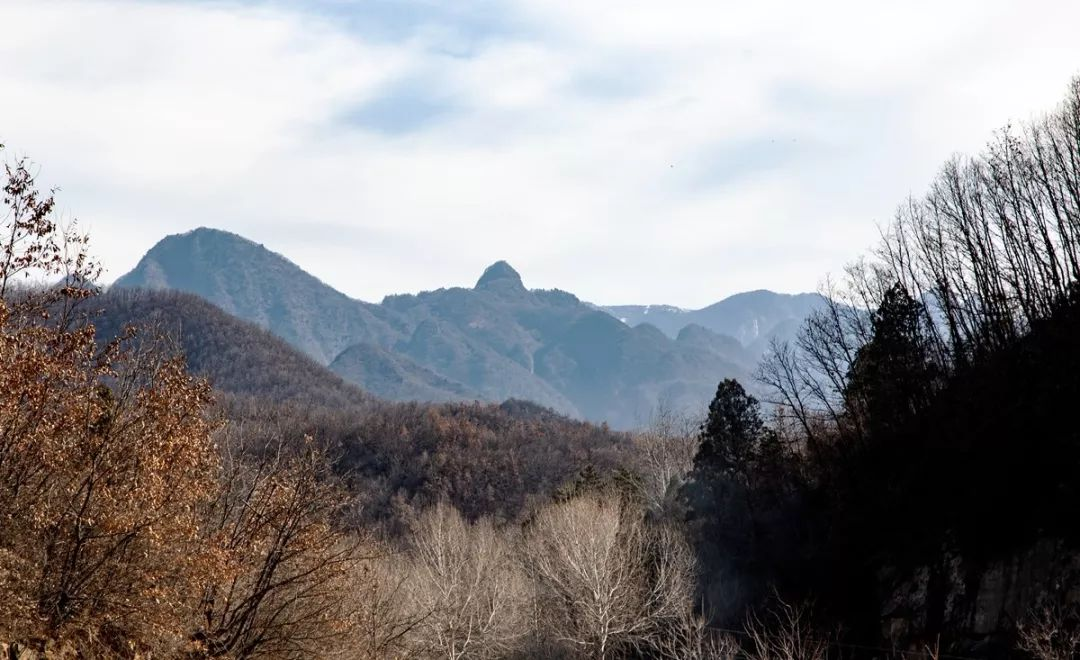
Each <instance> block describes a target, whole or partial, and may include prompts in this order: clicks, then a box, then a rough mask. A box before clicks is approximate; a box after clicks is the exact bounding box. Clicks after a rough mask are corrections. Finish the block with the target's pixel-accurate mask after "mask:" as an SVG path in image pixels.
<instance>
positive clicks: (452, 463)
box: [90, 290, 628, 527]
mask: <svg viewBox="0 0 1080 660" xmlns="http://www.w3.org/2000/svg"><path fill="white" fill-rule="evenodd" d="M90 304H92V306H93V309H95V310H100V311H97V312H96V313H94V314H93V315H92V320H93V322H94V325H95V327H96V329H97V335H98V337H99V340H100V341H103V342H104V341H108V340H109V339H112V338H113V337H116V336H118V335H119V334H120V333H122V332H123V330H124V327H125V326H127V325H128V324H129V323H133V324H134V325H135V327H136V328H137V329H138V335H137V336H146V337H155V336H162V335H164V336H165V337H166V338H167V340H168V341H171V342H175V344H174V347H175V348H177V349H179V350H180V351H181V352H182V354H183V356H184V358H185V360H186V362H187V365H188V368H189V369H190V370H191V371H192V372H193V373H195V374H198V375H200V376H203V377H205V378H207V379H208V380H209V381H210V382H211V384H212V385H213V386H214V389H215V391H216V396H217V399H218V402H219V406H220V410H221V412H222V413H223V414H224V416H225V417H226V418H228V419H229V420H230V421H231V422H232V423H233V424H241V425H242V426H243V428H246V429H247V432H248V433H249V434H252V435H253V438H255V439H258V440H259V441H260V442H270V441H272V438H275V437H285V438H292V439H294V440H295V439H298V438H302V437H304V436H305V435H310V436H312V437H313V438H315V439H316V440H317V441H318V442H319V443H320V444H322V445H323V446H326V447H328V448H330V450H331V451H332V452H333V454H334V455H336V456H337V457H338V460H337V467H338V469H339V470H340V471H341V472H342V473H347V474H349V475H350V492H351V496H352V497H353V498H354V500H355V502H356V505H357V507H358V509H359V508H362V509H363V513H362V516H363V518H364V520H365V521H367V522H369V523H373V524H380V525H389V526H391V527H394V526H396V525H398V524H399V520H398V517H399V516H400V515H402V512H403V511H404V509H403V508H402V507H406V506H407V507H413V506H415V507H423V506H427V505H430V504H433V503H434V502H436V501H439V500H440V499H443V500H447V501H450V502H453V503H454V504H455V505H456V506H458V507H459V508H460V509H461V510H462V511H463V512H465V513H467V514H468V515H470V516H480V515H488V514H495V515H497V516H498V517H499V518H502V519H507V520H511V519H515V518H516V517H518V516H519V515H521V514H522V513H523V512H524V511H525V510H526V507H527V506H528V505H529V504H530V503H531V502H533V501H535V500H537V499H543V498H545V497H547V496H548V495H549V494H550V493H551V492H553V491H554V490H555V489H556V488H558V487H559V486H561V485H562V484H564V483H565V482H567V481H568V480H570V479H572V478H573V477H574V476H575V475H576V474H577V472H578V471H579V470H580V469H582V468H583V467H584V466H585V465H590V464H591V465H594V466H596V467H599V468H603V469H614V468H615V467H617V466H618V465H620V464H622V463H623V462H624V461H625V460H627V459H626V455H627V450H628V446H627V442H626V438H625V437H624V436H622V435H620V434H618V433H614V432H612V431H610V430H608V429H606V428H604V427H601V426H596V425H593V424H588V423H585V422H580V421H576V420H572V419H568V418H566V417H564V416H561V415H559V414H557V413H555V412H554V411H551V410H549V409H546V408H543V407H540V406H537V405H536V404H533V403H527V402H522V401H513V400H511V401H507V402H505V403H503V404H482V403H477V402H475V401H472V400H471V399H470V398H469V397H468V396H467V393H466V392H465V391H464V390H462V391H461V392H460V395H459V396H457V399H459V401H460V402H456V403H442V404H422V403H394V402H386V401H380V400H378V399H376V398H374V397H372V396H371V395H369V394H367V393H366V392H364V391H363V390H361V389H360V388H358V387H356V386H355V385H352V384H350V383H347V382H345V381H343V380H342V379H341V378H340V377H338V376H337V375H336V374H334V373H332V372H331V371H330V370H329V369H327V368H326V367H323V366H322V365H320V364H318V363H317V362H315V361H314V360H312V359H311V358H309V357H308V356H306V355H304V354H302V353H300V352H299V351H298V350H296V349H295V348H293V347H291V346H289V345H288V344H286V343H285V342H284V341H282V340H281V339H279V338H277V337H275V336H273V335H272V334H270V333H269V332H268V331H266V330H263V329H261V328H259V327H258V326H256V325H254V324H252V323H249V322H246V321H242V320H240V319H237V318H235V317H233V316H231V315H229V314H227V313H226V312H224V311H223V310H221V309H219V308H218V307H216V306H214V305H211V304H210V303H208V302H206V301H205V300H202V299H201V298H199V297H197V296H194V295H191V294H187V293H179V292H175V291H128V290H115V291H112V292H109V293H106V294H103V295H101V296H98V297H96V298H94V299H93V301H92V302H91V303H90ZM350 356H353V357H356V356H354V355H353V351H351V350H350V351H347V352H346V354H345V355H344V356H343V358H342V360H341V362H342V365H339V366H343V367H344V366H345V365H348V364H349V362H350V361H351V360H352V359H353V357H350ZM370 363H373V364H383V365H385V362H382V361H380V360H379V359H377V357H376V358H375V359H372V360H370ZM417 374H420V375H419V376H417ZM405 375H406V376H409V377H419V378H423V377H430V374H427V373H425V372H423V370H422V368H421V367H416V369H415V370H414V371H413V372H408V373H406V374H405ZM383 378H384V379H385V378H386V376H385V375H384V376H383ZM432 382H433V383H434V385H432V387H433V388H434V387H437V386H439V385H442V386H443V387H445V388H446V389H445V390H444V391H442V392H441V393H443V394H447V395H458V394H459V392H458V391H455V390H454V389H453V388H454V387H455V386H454V385H453V384H450V383H444V382H443V381H439V380H438V378H437V377H435V378H434V379H433V380H432ZM458 387H460V386H458Z"/></svg>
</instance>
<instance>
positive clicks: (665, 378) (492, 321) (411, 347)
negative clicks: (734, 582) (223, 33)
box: [114, 228, 819, 428]
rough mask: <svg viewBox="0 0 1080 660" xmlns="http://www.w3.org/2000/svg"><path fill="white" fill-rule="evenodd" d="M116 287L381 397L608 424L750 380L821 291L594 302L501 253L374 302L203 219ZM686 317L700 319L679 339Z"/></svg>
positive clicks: (696, 403) (686, 406)
mask: <svg viewBox="0 0 1080 660" xmlns="http://www.w3.org/2000/svg"><path fill="white" fill-rule="evenodd" d="M114 288H115V289H118V290H119V289H124V288H149V289H172V290H181V291H187V292H190V293H194V294H196V295H199V296H201V297H203V298H206V299H207V300H209V301H210V302H212V303H214V304H215V305H218V306H219V307H221V308H222V309H224V310H225V311H227V312H229V313H230V314H234V315H236V316H238V317H240V318H242V319H244V320H247V321H250V322H253V323H255V324H257V325H259V326H260V327H263V328H266V329H267V330H269V331H270V332H272V333H274V334H275V335H277V336H278V337H281V338H282V339H284V340H286V341H287V342H289V343H290V344H292V345H293V346H295V347H296V348H298V349H300V350H301V351H303V352H305V353H307V354H308V355H309V356H311V357H312V358H313V359H315V360H316V361H318V362H319V363H321V364H323V365H328V366H329V367H330V369H331V370H332V371H333V372H335V373H336V374H338V375H339V376H341V377H342V378H344V379H346V380H348V381H350V382H352V383H355V384H357V385H360V386H361V387H363V388H365V389H366V390H368V391H370V392H371V393H373V394H375V395H376V396H379V397H382V398H385V399H389V400H394V401H412V400H416V401H471V400H482V401H493V402H500V401H504V400H506V399H522V400H529V401H534V402H536V403H538V404H540V405H542V406H546V407H550V408H552V409H554V410H557V411H559V412H560V413H562V414H565V415H570V416H573V417H578V418H583V419H588V420H592V421H605V422H608V423H610V424H612V425H613V426H615V427H617V428H629V427H632V426H634V425H637V424H639V423H641V422H642V421H643V420H645V419H646V418H648V416H649V415H650V414H651V413H652V411H653V410H654V409H655V408H656V407H657V405H658V404H659V403H660V402H663V403H664V404H666V405H668V406H669V407H672V408H674V409H682V410H700V409H701V408H702V407H703V406H704V405H705V403H707V402H708V400H709V397H710V396H711V395H712V393H713V391H714V389H715V387H716V383H717V382H719V381H720V380H721V379H723V378H728V377H732V378H738V379H740V380H742V381H744V382H749V381H751V378H750V375H749V374H750V373H751V372H752V370H753V368H754V366H755V364H756V361H757V358H758V357H759V356H760V354H761V347H762V345H763V342H764V341H766V340H767V338H768V337H770V336H772V335H773V334H775V333H777V332H781V331H782V329H783V328H787V327H789V326H790V327H792V328H793V327H796V326H797V324H798V322H800V321H801V320H802V318H803V317H805V315H806V314H807V313H808V312H809V310H810V309H812V308H813V306H814V304H815V303H816V302H817V301H818V300H819V298H818V297H816V296H783V295H780V294H772V293H769V292H753V293H750V294H745V295H742V296H733V297H732V298H729V299H727V300H724V301H721V302H720V303H718V304H716V305H713V306H710V307H708V308H705V309H703V310H698V311H696V312H685V313H684V312H678V311H673V309H672V308H644V307H642V308H632V307H618V308H609V309H606V310H604V309H603V308H598V307H596V306H594V305H590V304H588V303H584V302H582V301H581V300H579V299H578V298H577V297H576V296H574V295H573V294H570V293H567V292H564V291H558V290H553V291H544V290H530V289H528V288H527V287H526V286H525V283H524V282H523V280H522V278H521V275H520V274H519V273H518V272H517V271H515V270H514V268H513V267H512V266H510V264H508V263H506V262H503V261H500V262H496V263H495V264H492V265H491V266H490V267H489V268H487V269H486V270H485V271H484V272H483V273H482V274H481V275H480V277H479V278H478V280H477V282H476V285H475V286H473V287H472V288H463V287H453V288H448V289H439V290H436V291H427V292H422V293H419V294H415V295H412V294H409V295H395V296H387V297H386V298H385V299H384V300H383V301H382V302H381V303H380V304H372V303H365V302H361V301H358V300H353V299H351V298H349V297H347V296H345V295H344V294H342V293H340V292H338V291H336V290H334V289H332V288H331V287H329V286H327V285H326V284H323V283H322V282H320V281H319V280H318V279H316V278H315V277H313V276H311V275H309V274H307V273H305V272H304V271H303V270H301V269H300V268H299V267H297V266H296V265H295V264H293V263H291V262H289V261H288V260H287V259H285V258H284V257H282V256H281V255H278V254H276V253H274V252H271V251H270V250H268V249H267V248H265V247H263V246H261V245H258V244H256V243H253V242H251V241H248V240H247V239H244V238H242V237H240V236H237V235H235V234H230V233H228V232H223V231H218V230H214V229H206V228H201V229H197V230H194V231H192V232H188V233H186V234H181V235H177V236H169V237H166V238H165V239H163V240H162V241H160V242H159V243H158V244H157V245H155V246H154V247H153V248H152V249H151V250H150V251H149V252H148V253H147V254H146V256H144V257H143V259H142V260H141V261H140V262H139V264H138V266H136V268H135V270H133V271H132V272H130V273H128V274H127V275H124V276H123V277H121V278H120V279H119V280H117V282H116V284H115V285H114ZM653 310H659V313H657V312H656V311H653ZM612 314H615V315H621V316H620V318H622V319H624V321H623V322H620V321H619V320H617V319H616V318H615V317H614V316H612ZM646 319H647V320H648V323H642V321H643V320H646ZM695 319H696V320H695ZM654 321H656V322H655V323H654ZM677 321H680V322H681V321H685V323H681V324H680V323H679V322H677ZM691 323H694V324H696V325H697V326H700V330H690V331H689V334H686V335H685V336H681V335H680V332H681V331H682V330H683V329H684V328H685V327H686V326H687V325H690V324H691ZM702 331H704V332H705V333H707V334H702Z"/></svg>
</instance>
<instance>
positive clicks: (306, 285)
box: [113, 227, 396, 364]
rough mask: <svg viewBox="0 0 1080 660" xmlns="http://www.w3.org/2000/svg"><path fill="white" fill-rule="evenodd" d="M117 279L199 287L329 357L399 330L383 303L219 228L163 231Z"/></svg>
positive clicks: (237, 312) (128, 283) (324, 359)
mask: <svg viewBox="0 0 1080 660" xmlns="http://www.w3.org/2000/svg"><path fill="white" fill-rule="evenodd" d="M113 286H114V287H115V288H145V289H172V290H177V291H186V292H188V293H194V294H196V295H198V296H200V297H202V298H205V299H206V300H209V301H210V302H212V303H214V304H215V305H217V306H218V307H220V308H221V309H223V310H225V311H226V312H229V313H230V314H233V315H234V316H238V317H240V318H242V319H245V320H247V321H251V322H253V323H256V324H258V325H259V326H261V327H263V328H266V329H267V330H269V331H270V332H272V333H274V334H275V335H277V336H278V337H281V338H282V339H284V340H285V341H287V342H289V343H290V344H292V345H293V346H296V347H297V348H299V349H300V350H302V351H303V352H305V353H307V354H308V355H310V356H311V357H313V358H315V359H316V360H318V361H319V362H321V363H322V364H328V363H329V362H330V361H331V360H333V359H334V358H335V357H337V355H338V354H339V353H341V351H343V350H345V349H346V348H347V347H348V346H350V345H352V344H353V343H356V342H358V341H360V340H364V341H368V342H371V343H373V344H375V345H377V346H385V345H387V342H388V341H389V338H390V337H393V336H396V331H395V329H393V328H392V327H391V326H390V323H389V322H388V320H387V319H386V318H385V316H384V315H383V313H382V310H381V309H380V308H379V306H378V305H366V304H363V303H360V302H358V301H356V300H353V299H351V298H349V297H348V296H346V295H345V294H343V293H341V292H339V291H336V290H335V289H333V288H331V287H329V286H327V285H326V284H323V283H322V282H320V281H319V280H318V279H316V278H315V277H313V276H312V275H309V274H308V273H307V272H305V271H304V270H302V269H301V268H300V267H299V266H297V265H296V264H294V263H292V262H291V261H289V260H288V259H286V258H285V257H283V256H281V255H280V254H277V253H275V252H271V251H270V250H267V249H266V248H264V247H263V246H262V245H259V244H257V243H254V242H252V241H249V240H247V239H246V238H243V237H241V236H237V235H236V234H231V233H229V232H224V231H220V230H217V229H207V228H205V227H202V228H199V229H195V230H193V231H189V232H187V233H186V234H177V235H174V236H168V237H166V238H164V239H163V240H161V241H160V242H159V243H158V244H157V245H155V246H154V247H153V248H152V249H151V250H150V251H149V252H147V253H146V255H145V256H144V257H143V258H142V259H141V260H140V261H139V263H138V264H137V265H136V266H135V269H134V270H132V271H131V272H130V273H127V274H126V275H124V276H122V277H121V278H119V279H118V280H117V281H116V283H115V284H114V285H113Z"/></svg>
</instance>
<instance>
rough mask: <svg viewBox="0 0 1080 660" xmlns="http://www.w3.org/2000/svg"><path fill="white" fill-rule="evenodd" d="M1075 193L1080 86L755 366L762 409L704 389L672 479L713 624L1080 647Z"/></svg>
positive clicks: (931, 643)
mask: <svg viewBox="0 0 1080 660" xmlns="http://www.w3.org/2000/svg"><path fill="white" fill-rule="evenodd" d="M1078 190H1080V80H1077V81H1074V82H1073V84H1072V85H1071V86H1070V88H1069V92H1068V95H1067V96H1066V99H1065V101H1064V102H1063V104H1062V105H1061V106H1060V107H1059V108H1058V109H1057V110H1056V111H1055V112H1053V113H1052V114H1050V115H1048V116H1047V117H1045V118H1043V119H1040V120H1038V121H1035V122H1032V123H1030V124H1025V125H1023V126H1021V127H1018V128H1011V129H1006V130H1004V131H1002V132H1001V133H1000V134H998V135H996V136H995V137H994V138H993V139H992V140H991V141H990V143H989V145H988V146H987V148H986V150H985V151H984V152H982V153H980V154H978V155H975V156H970V157H957V158H955V159H953V160H951V161H950V162H948V163H947V164H946V165H945V166H944V167H943V168H942V170H941V172H940V174H939V175H938V176H937V177H936V178H935V180H934V181H933V183H932V185H931V186H930V189H929V192H928V193H926V195H925V196H923V197H916V198H912V199H909V200H908V201H906V202H905V203H904V204H903V205H901V207H900V208H899V210H898V212H897V215H896V218H895V219H894V221H893V222H892V223H891V224H890V225H889V226H888V227H887V229H886V231H885V232H883V238H882V240H881V243H880V244H879V245H878V246H876V248H875V249H874V250H873V252H872V253H871V254H870V255H869V256H868V257H867V258H866V259H864V260H861V261H859V262H857V263H856V264H855V265H854V266H853V267H852V268H851V269H850V270H849V274H848V278H847V280H846V281H845V282H844V283H843V284H842V285H841V286H838V287H837V288H836V289H835V290H833V291H831V292H830V294H831V300H832V302H831V304H830V306H829V307H828V308H827V309H825V310H822V311H820V312H818V313H816V314H814V315H813V316H812V317H811V319H810V321H809V322H808V324H807V325H806V326H805V327H804V328H803V330H802V332H801V334H800V335H799V336H798V337H797V338H796V339H795V340H794V341H793V342H790V343H788V344H786V345H782V346H779V347H778V349H777V350H776V351H775V352H774V353H773V354H772V355H771V357H770V358H769V359H768V360H767V361H766V362H765V363H764V364H763V366H762V369H761V370H760V373H759V377H760V378H761V379H762V380H763V381H764V382H765V383H767V384H768V385H770V386H771V387H772V392H773V395H772V399H773V401H774V402H775V403H776V404H778V405H779V408H778V412H779V414H780V415H781V417H780V418H779V419H778V420H777V422H776V423H771V424H765V423H764V422H763V418H762V415H763V414H764V413H763V412H762V411H760V409H759V406H758V403H757V402H756V401H753V400H752V399H751V398H749V397H747V396H746V395H745V393H744V392H743V391H742V388H740V387H739V386H738V385H737V384H735V383H728V384H726V385H725V386H723V387H722V388H721V391H720V393H719V394H718V396H717V398H716V400H715V401H714V402H713V404H712V407H711V408H710V416H709V421H708V422H707V424H706V426H705V427H704V430H703V434H702V445H701V449H700V451H699V453H698V454H697V458H696V460H695V468H694V472H693V475H692V483H691V485H690V486H689V487H688V488H687V489H686V490H685V491H684V493H685V496H686V498H687V502H688V504H689V507H690V513H689V522H690V525H691V528H692V529H693V530H694V532H693V533H694V535H695V537H696V538H697V542H698V548H699V557H700V558H701V559H702V561H703V564H704V568H705V573H704V581H703V584H704V586H705V588H706V593H707V594H708V595H709V598H710V600H711V601H712V602H713V603H717V604H719V603H723V604H725V605H724V606H723V607H721V608H720V610H719V611H720V612H721V614H720V619H721V620H722V621H726V622H728V624H729V625H730V624H732V623H734V622H737V621H738V620H739V619H740V618H741V617H742V616H744V614H745V612H747V611H748V610H752V609H760V608H762V607H767V603H768V602H770V601H773V602H777V601H778V600H780V599H783V600H785V601H786V602H788V603H800V602H807V603H808V602H811V601H812V602H813V603H814V604H815V606H814V610H813V614H812V615H809V616H811V617H812V618H813V619H814V620H815V621H816V623H815V624H813V625H816V626H817V627H818V628H819V630H822V631H826V630H835V629H840V628H842V630H843V631H844V632H843V633H842V636H840V637H838V639H837V641H844V640H846V642H847V643H850V644H856V645H859V644H861V645H864V646H877V647H894V648H900V649H909V650H918V649H926V648H930V649H938V650H939V651H940V653H941V654H942V655H941V656H940V657H946V656H947V654H953V655H959V656H961V657H1006V656H1010V655H1012V654H1014V653H1019V652H1020V651H1018V650H1017V649H1018V647H1019V648H1020V649H1023V650H1025V651H1026V652H1027V653H1029V654H1031V655H1033V656H1035V657H1044V658H1049V657H1054V658H1066V657H1076V653H1077V652H1078V651H1080V646H1078V645H1077V642H1076V640H1077V639H1078V638H1077V637H1076V635H1077V630H1078V629H1077V627H1076V626H1077V614H1078V610H1077V607H1078V605H1080V604H1078V602H1077V600H1076V593H1077V592H1076V589H1077V586H1078V582H1077V579H1078V577H1080V574H1078V573H1077V570H1076V567H1077V565H1078V563H1077V562H1078V560H1080V546H1078V542H1080V536H1078V534H1077V532H1078V527H1077V523H1076V511H1077V505H1078V503H1080V498H1078V496H1080V480H1078V475H1080V425H1078V424H1077V423H1076V418H1075V415H1074V413H1073V408H1074V406H1075V404H1076V402H1077V401H1080V343H1078V342H1077V338H1078V337H1080V322H1078V319H1080V195H1078V194H1077V191H1078ZM862 310H868V311H869V313H867V312H866V311H862Z"/></svg>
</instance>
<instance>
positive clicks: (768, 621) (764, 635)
mask: <svg viewBox="0 0 1080 660" xmlns="http://www.w3.org/2000/svg"><path fill="white" fill-rule="evenodd" d="M746 634H747V637H748V639H749V642H750V645H751V647H752V648H751V650H750V651H749V652H748V654H747V655H748V657H749V658H751V660H824V658H825V656H826V652H827V651H828V648H829V644H828V640H826V639H825V638H824V637H822V636H820V635H818V634H816V633H815V631H814V630H813V628H812V627H811V625H810V609H809V607H807V606H804V605H800V606H795V605H790V604H788V603H786V602H784V601H783V600H782V599H780V598H779V597H777V598H776V599H775V603H774V604H773V606H772V607H771V608H770V609H769V610H768V611H766V612H765V614H764V615H760V614H757V613H751V614H750V615H749V617H748V618H747V622H746Z"/></svg>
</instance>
